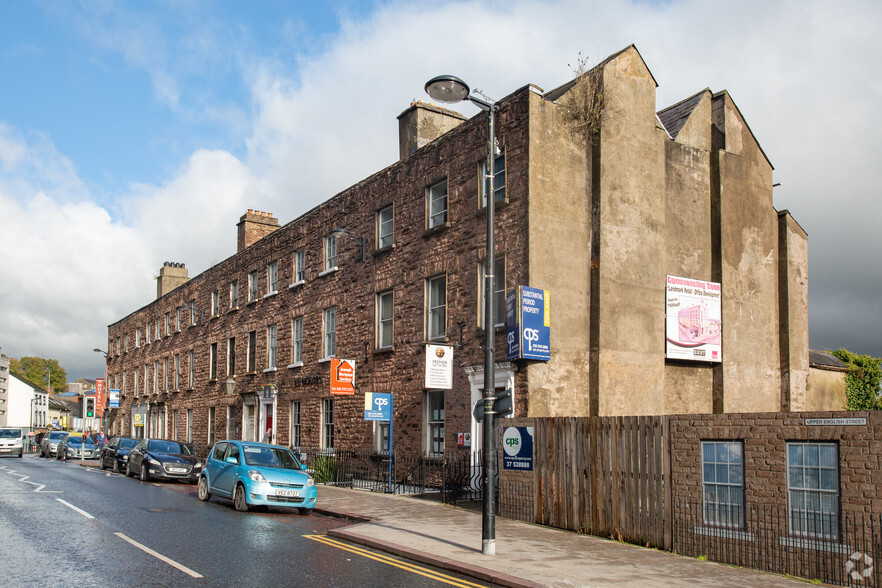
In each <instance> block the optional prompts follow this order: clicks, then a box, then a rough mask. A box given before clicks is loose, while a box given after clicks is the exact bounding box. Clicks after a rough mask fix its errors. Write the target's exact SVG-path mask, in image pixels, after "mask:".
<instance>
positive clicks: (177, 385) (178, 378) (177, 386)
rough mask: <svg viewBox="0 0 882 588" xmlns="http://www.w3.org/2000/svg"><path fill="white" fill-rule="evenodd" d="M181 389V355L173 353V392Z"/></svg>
mask: <svg viewBox="0 0 882 588" xmlns="http://www.w3.org/2000/svg"><path fill="white" fill-rule="evenodd" d="M180 388H181V354H180V353H175V390H179V389H180Z"/></svg>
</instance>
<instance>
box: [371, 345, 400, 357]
mask: <svg viewBox="0 0 882 588" xmlns="http://www.w3.org/2000/svg"><path fill="white" fill-rule="evenodd" d="M394 351H395V347H393V346H389V347H378V348H376V349H374V355H384V354H386V353H392V352H394Z"/></svg>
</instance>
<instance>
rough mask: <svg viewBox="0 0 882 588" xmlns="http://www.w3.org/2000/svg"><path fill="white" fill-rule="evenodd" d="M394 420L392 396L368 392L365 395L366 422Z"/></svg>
mask: <svg viewBox="0 0 882 588" xmlns="http://www.w3.org/2000/svg"><path fill="white" fill-rule="evenodd" d="M391 419H392V395H391V394H384V393H382V392H367V393H365V395H364V420H366V421H388V420H391Z"/></svg>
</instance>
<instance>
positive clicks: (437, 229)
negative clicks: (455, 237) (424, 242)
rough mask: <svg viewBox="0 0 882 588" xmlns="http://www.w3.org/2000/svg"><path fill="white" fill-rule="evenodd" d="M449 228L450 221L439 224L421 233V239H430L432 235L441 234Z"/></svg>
mask: <svg viewBox="0 0 882 588" xmlns="http://www.w3.org/2000/svg"><path fill="white" fill-rule="evenodd" d="M449 228H450V221H447V222H444V223H441V224H440V225H436V226H434V227H431V228H428V229H426V230H425V231H423V237H431V236H432V235H435V234H436V233H443V232H444V231H446V230H447V229H449Z"/></svg>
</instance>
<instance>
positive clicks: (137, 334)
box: [135, 327, 141, 349]
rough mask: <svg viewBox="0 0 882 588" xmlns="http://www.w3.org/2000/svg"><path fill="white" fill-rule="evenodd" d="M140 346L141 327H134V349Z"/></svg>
mask: <svg viewBox="0 0 882 588" xmlns="http://www.w3.org/2000/svg"><path fill="white" fill-rule="evenodd" d="M140 346H141V327H138V328H137V329H135V349H137V348H138V347H140Z"/></svg>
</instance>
